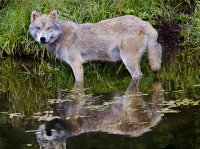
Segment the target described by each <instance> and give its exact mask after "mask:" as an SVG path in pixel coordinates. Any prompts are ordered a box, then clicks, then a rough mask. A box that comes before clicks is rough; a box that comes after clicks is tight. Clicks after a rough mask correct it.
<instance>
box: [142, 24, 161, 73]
mask: <svg viewBox="0 0 200 149" xmlns="http://www.w3.org/2000/svg"><path fill="white" fill-rule="evenodd" d="M145 29H146V30H145V32H146V34H147V35H148V45H147V49H148V59H149V65H150V67H151V70H152V71H153V72H157V71H158V70H159V69H160V67H161V61H162V60H161V59H162V47H161V45H160V44H159V43H158V42H157V39H158V33H157V31H156V30H155V29H154V28H153V27H152V26H151V25H150V24H149V23H147V26H146V28H145Z"/></svg>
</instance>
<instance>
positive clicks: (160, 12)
mask: <svg viewBox="0 0 200 149" xmlns="http://www.w3.org/2000/svg"><path fill="white" fill-rule="evenodd" d="M196 3H197V5H196ZM199 7H200V6H199V1H197V2H194V1H186V0H172V1H171V0H165V1H162V0H152V1H140V0H134V1H132V0H126V1H124V0H88V1H82V0H59V1H54V0H32V1H27V0H12V1H10V0H4V2H3V3H2V5H1V6H0V8H1V9H0V34H1V36H0V47H1V50H0V56H1V57H2V56H3V55H32V56H38V55H41V54H42V53H43V51H42V50H43V47H41V46H39V45H38V44H37V43H36V42H35V41H33V39H32V38H31V37H30V35H29V32H28V26H29V24H30V14H31V12H32V11H33V10H36V11H40V12H43V13H48V12H50V11H51V10H54V9H56V10H57V11H59V13H60V15H61V18H62V19H68V20H72V21H75V22H77V23H84V22H97V21H100V20H102V19H107V18H112V17H115V16H121V15H127V14H131V15H136V16H138V17H140V18H142V19H144V20H147V21H150V22H151V23H152V24H153V25H155V26H156V27H157V28H158V30H159V28H160V30H164V34H163V35H161V36H167V34H169V35H170V32H171V31H170V32H168V31H167V29H166V28H163V26H169V28H170V29H171V28H173V26H175V25H177V24H178V28H176V27H175V28H174V29H173V30H172V32H173V31H174V30H177V29H178V30H181V34H180V32H179V31H178V32H177V33H176V34H171V35H172V36H176V37H173V38H175V39H176V38H179V35H181V39H182V41H184V44H185V45H191V44H192V45H193V46H194V47H198V44H199V42H198V41H199V38H197V36H198V33H197V31H198V30H199V29H200V26H199V24H200V23H199V17H200V16H199V9H200V8H199ZM194 8H195V11H194ZM174 24H175V25H174ZM185 24H186V25H185ZM160 32H162V31H160ZM161 40H166V41H168V40H169V39H165V38H162V37H161ZM163 42H165V41H163ZM194 43H195V44H194Z"/></svg>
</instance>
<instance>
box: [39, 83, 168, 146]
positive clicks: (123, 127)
mask: <svg viewBox="0 0 200 149" xmlns="http://www.w3.org/2000/svg"><path fill="white" fill-rule="evenodd" d="M145 96H146V97H148V98H149V99H150V101H149V102H145V101H144V99H143V98H144V97H145ZM163 100H164V98H163V94H162V84H161V82H160V81H158V80H156V81H153V82H152V83H151V92H150V94H149V95H144V94H142V93H141V92H140V80H135V81H131V83H130V85H129V87H128V89H127V91H126V92H125V93H124V95H119V94H118V93H111V94H103V95H97V96H92V97H88V96H86V97H83V98H82V99H80V97H79V98H75V97H74V99H73V100H71V101H67V102H64V103H62V104H57V105H55V107H54V113H55V115H59V116H61V117H63V116H65V117H66V116H68V119H67V120H61V119H54V120H52V121H49V122H47V123H45V124H42V125H40V127H39V129H38V132H39V133H37V141H38V143H39V144H40V147H41V148H55V149H62V148H63V149H64V148H66V145H65V142H66V139H67V138H69V137H72V136H75V135H79V134H82V133H89V132H97V131H101V132H107V133H112V134H120V135H129V136H132V137H137V136H141V135H142V134H144V133H145V132H148V131H150V130H151V128H152V127H154V126H156V124H157V123H158V122H159V121H160V120H161V115H160V113H159V112H158V111H159V110H160V109H161V108H162V102H163ZM88 105H90V106H89V107H88ZM102 105H104V107H103V108H102ZM95 106H96V107H101V109H98V108H97V109H95V108H94V107H95ZM91 107H93V108H91Z"/></svg>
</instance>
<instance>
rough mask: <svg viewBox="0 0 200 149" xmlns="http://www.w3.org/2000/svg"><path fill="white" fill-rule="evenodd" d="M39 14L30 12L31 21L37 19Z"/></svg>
mask: <svg viewBox="0 0 200 149" xmlns="http://www.w3.org/2000/svg"><path fill="white" fill-rule="evenodd" d="M39 16H40V13H39V12H36V11H33V12H32V13H31V22H33V21H35V19H37V18H38V17H39Z"/></svg>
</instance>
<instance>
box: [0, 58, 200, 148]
mask: <svg viewBox="0 0 200 149" xmlns="http://www.w3.org/2000/svg"><path fill="white" fill-rule="evenodd" d="M194 57H196V55H195V54H194V55H193V57H190V56H186V58H185V55H184V58H183V57H182V56H180V57H178V58H176V59H173V60H172V62H171V63H168V64H166V65H164V66H163V68H162V70H161V72H160V73H159V74H158V78H155V77H154V76H153V74H152V73H151V72H150V70H149V68H148V67H147V66H146V65H144V64H142V65H143V71H145V73H144V77H143V78H142V79H141V80H130V76H129V73H128V72H127V71H126V69H125V68H124V66H123V65H121V63H118V64H107V63H106V64H105V63H103V64H102V63H100V64H98V63H97V64H95V65H94V64H93V63H90V64H88V65H86V66H85V67H86V72H85V74H86V75H85V86H86V90H85V94H83V93H80V92H78V91H74V90H70V89H71V88H72V85H73V75H72V72H71V70H70V69H69V67H68V66H67V65H66V64H63V63H60V62H55V63H56V65H53V64H51V63H47V62H45V61H43V62H41V61H40V62H36V61H28V60H27V61H20V60H13V59H8V58H7V59H3V60H1V62H0V65H1V66H0V149H24V148H25V149H26V148H27V149H28V148H30V149H37V148H40V147H41V148H49V149H50V148H55V149H64V148H67V149H80V148H81V149H200V106H199V104H200V81H199V80H200V79H199V76H200V73H199V72H200V70H199V64H200V63H199V59H198V58H197V57H196V59H195V58H194ZM183 59H184V61H187V62H185V63H182V61H183ZM180 61H181V62H180ZM53 63H54V62H53ZM144 63H146V62H144ZM110 68H112V69H110ZM116 72H117V75H116Z"/></svg>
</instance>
